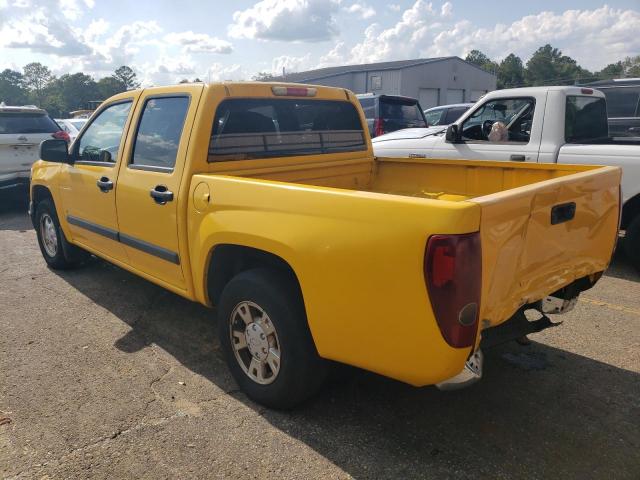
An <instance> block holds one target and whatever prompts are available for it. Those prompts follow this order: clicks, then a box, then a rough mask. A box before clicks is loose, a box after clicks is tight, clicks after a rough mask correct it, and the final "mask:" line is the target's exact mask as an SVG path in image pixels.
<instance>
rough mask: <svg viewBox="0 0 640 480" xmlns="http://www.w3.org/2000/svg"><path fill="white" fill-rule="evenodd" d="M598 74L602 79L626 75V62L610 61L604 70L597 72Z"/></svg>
mask: <svg viewBox="0 0 640 480" xmlns="http://www.w3.org/2000/svg"><path fill="white" fill-rule="evenodd" d="M596 76H597V77H598V78H600V79H602V80H606V79H609V78H620V77H623V76H624V64H623V63H622V62H621V61H619V62H616V63H610V64H609V65H607V66H606V67H604V68H603V69H602V70H600V71H599V72H597V73H596Z"/></svg>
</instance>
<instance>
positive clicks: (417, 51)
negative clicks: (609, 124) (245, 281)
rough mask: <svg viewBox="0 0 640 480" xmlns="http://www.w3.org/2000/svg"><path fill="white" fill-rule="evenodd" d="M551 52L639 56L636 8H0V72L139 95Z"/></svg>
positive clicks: (467, 0) (466, 4) (453, 3)
mask: <svg viewBox="0 0 640 480" xmlns="http://www.w3.org/2000/svg"><path fill="white" fill-rule="evenodd" d="M545 43H551V44H552V45H554V46H557V47H560V48H561V49H562V50H563V51H564V52H565V53H566V54H568V55H571V56H573V57H574V58H576V59H577V60H578V62H579V63H580V64H582V65H583V66H585V67H587V68H590V69H599V68H602V67H603V66H605V65H606V64H607V63H611V62H613V61H616V60H618V59H622V58H624V57H625V56H628V55H638V54H640V0H620V1H611V2H608V3H606V4H605V3H602V2H597V1H589V0H582V1H572V0H569V1H565V0H563V1H547V0H543V1H534V2H513V1H509V2H478V1H471V0H450V1H432V2H428V1H425V0H407V1H400V0H389V1H379V0H260V1H256V0H246V1H224V2H220V1H212V2H202V1H195V0H182V1H175V0H156V1H153V2H146V1H135V2H133V1H129V2H126V1H108V2H107V1H101V0H40V1H36V0H0V68H15V69H20V68H21V67H22V66H23V65H25V64H26V63H28V62H31V61H40V62H42V63H45V64H46V65H48V66H49V67H50V68H51V69H52V70H53V71H54V73H56V74H58V75H60V74H62V73H67V72H72V73H73V72H78V71H81V72H85V73H89V74H92V75H94V76H96V77H101V76H104V75H107V74H109V73H110V72H112V71H113V70H114V69H115V68H117V67H118V66H119V65H122V64H127V65H130V66H131V67H133V68H134V69H135V70H136V72H137V73H138V75H139V77H140V78H141V79H142V80H143V82H144V83H145V84H156V85H157V84H166V83H174V82H176V81H179V80H180V79H182V78H189V79H193V78H195V77H199V78H201V79H204V80H207V79H208V80H211V81H215V80H224V79H234V80H235V79H249V78H251V76H252V75H253V74H255V73H256V72H258V71H268V72H274V73H275V72H278V73H279V72H281V70H282V68H283V67H284V68H285V69H286V70H287V71H301V70H306V69H312V68H318V67H324V66H332V65H341V64H352V63H368V62H375V61H384V60H400V59H407V58H419V57H432V56H442V55H459V56H462V57H464V55H466V53H467V52H468V51H469V50H471V49H474V48H477V49H480V50H482V51H484V52H486V53H487V54H489V55H490V56H492V57H494V58H497V59H500V58H504V57H505V56H506V55H508V54H509V53H511V52H514V53H516V54H518V55H520V56H521V57H522V58H523V60H525V61H526V59H527V58H528V56H530V55H531V53H532V52H533V51H534V50H535V49H536V48H537V47H539V46H541V45H543V44H545Z"/></svg>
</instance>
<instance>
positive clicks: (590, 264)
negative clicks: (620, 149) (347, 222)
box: [215, 156, 621, 327]
mask: <svg viewBox="0 0 640 480" xmlns="http://www.w3.org/2000/svg"><path fill="white" fill-rule="evenodd" d="M237 163H240V162H237ZM237 163H236V165H235V166H234V170H233V171H229V173H230V174H232V175H233V176H247V177H252V178H259V179H263V180H276V181H279V182H287V184H292V183H293V184H299V185H300V186H301V187H302V186H303V185H306V186H315V187H328V188H330V189H332V190H333V189H340V190H341V191H344V190H349V191H353V192H354V193H356V192H358V193H359V194H360V196H361V197H362V196H368V195H374V196H375V197H376V198H377V199H378V200H382V199H383V198H384V197H388V198H389V199H392V198H395V199H398V200H399V201H401V197H411V198H413V199H424V200H425V201H427V202H430V203H431V202H433V201H434V200H436V201H439V202H442V207H446V208H449V209H450V208H452V207H453V205H454V204H455V205H458V206H463V205H464V204H467V205H470V206H471V205H474V206H480V208H481V215H480V221H479V224H478V225H476V228H475V231H480V233H481V238H482V248H483V255H482V256H483V258H482V263H483V289H482V292H483V293H482V305H481V317H480V318H481V319H482V320H483V321H484V322H483V326H484V327H489V326H495V325H497V324H500V323H501V322H503V321H505V320H507V319H508V318H510V317H511V316H512V315H513V314H514V312H515V311H516V310H517V309H518V308H519V307H520V306H522V305H524V304H527V303H531V302H534V301H537V300H540V299H542V298H544V297H545V296H547V295H548V294H550V293H552V292H554V291H556V290H558V289H559V288H561V287H562V286H564V285H567V284H569V283H571V282H573V281H574V280H576V279H579V278H582V277H584V276H588V275H592V274H595V273H597V272H602V271H603V270H605V269H606V267H607V265H608V263H609V261H610V258H611V253H612V250H613V246H614V244H615V238H616V235H617V225H618V218H619V195H620V193H619V184H620V175H621V173H620V169H618V168H615V167H601V166H596V165H566V164H531V163H519V162H498V161H495V162H492V161H486V160H482V161H473V160H442V159H412V158H376V159H375V161H374V162H371V159H370V158H367V157H364V156H363V158H348V159H343V160H341V161H340V162H336V161H333V162H321V161H318V160H316V159H313V158H308V159H305V160H304V162H300V163H299V164H296V165H295V166H291V165H287V164H286V163H285V162H282V164H278V160H275V161H271V162H270V165H269V167H265V168H260V167H256V166H255V165H256V164H255V163H253V162H247V163H246V166H247V168H246V169H243V168H240V169H239V168H238V167H239V165H238V164H237ZM240 167H242V166H240ZM226 168H228V167H227V166H226V165H224V164H219V165H216V166H215V169H216V170H217V171H216V173H224V170H225V169H226ZM220 170H222V171H220ZM334 191H335V190H334ZM336 193H337V192H336ZM381 194H382V195H381ZM372 198H373V197H372ZM572 203H573V204H575V216H574V218H572V219H570V220H568V221H563V222H560V223H559V224H556V225H553V224H552V223H551V211H552V209H553V208H554V207H555V206H558V205H565V204H572ZM449 211H450V210H449ZM416 221H417V220H416ZM604 231H606V232H607V233H606V234H603V232H604ZM436 233H449V232H436ZM425 240H426V239H425Z"/></svg>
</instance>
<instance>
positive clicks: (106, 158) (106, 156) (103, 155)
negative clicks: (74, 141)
mask: <svg viewBox="0 0 640 480" xmlns="http://www.w3.org/2000/svg"><path fill="white" fill-rule="evenodd" d="M98 161H100V162H108V163H111V152H110V151H109V150H100V155H99V156H98Z"/></svg>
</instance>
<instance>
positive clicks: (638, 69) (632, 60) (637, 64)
mask: <svg viewBox="0 0 640 480" xmlns="http://www.w3.org/2000/svg"><path fill="white" fill-rule="evenodd" d="M622 64H623V66H624V75H625V77H640V55H637V56H635V57H627V58H625V60H624V62H622Z"/></svg>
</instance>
